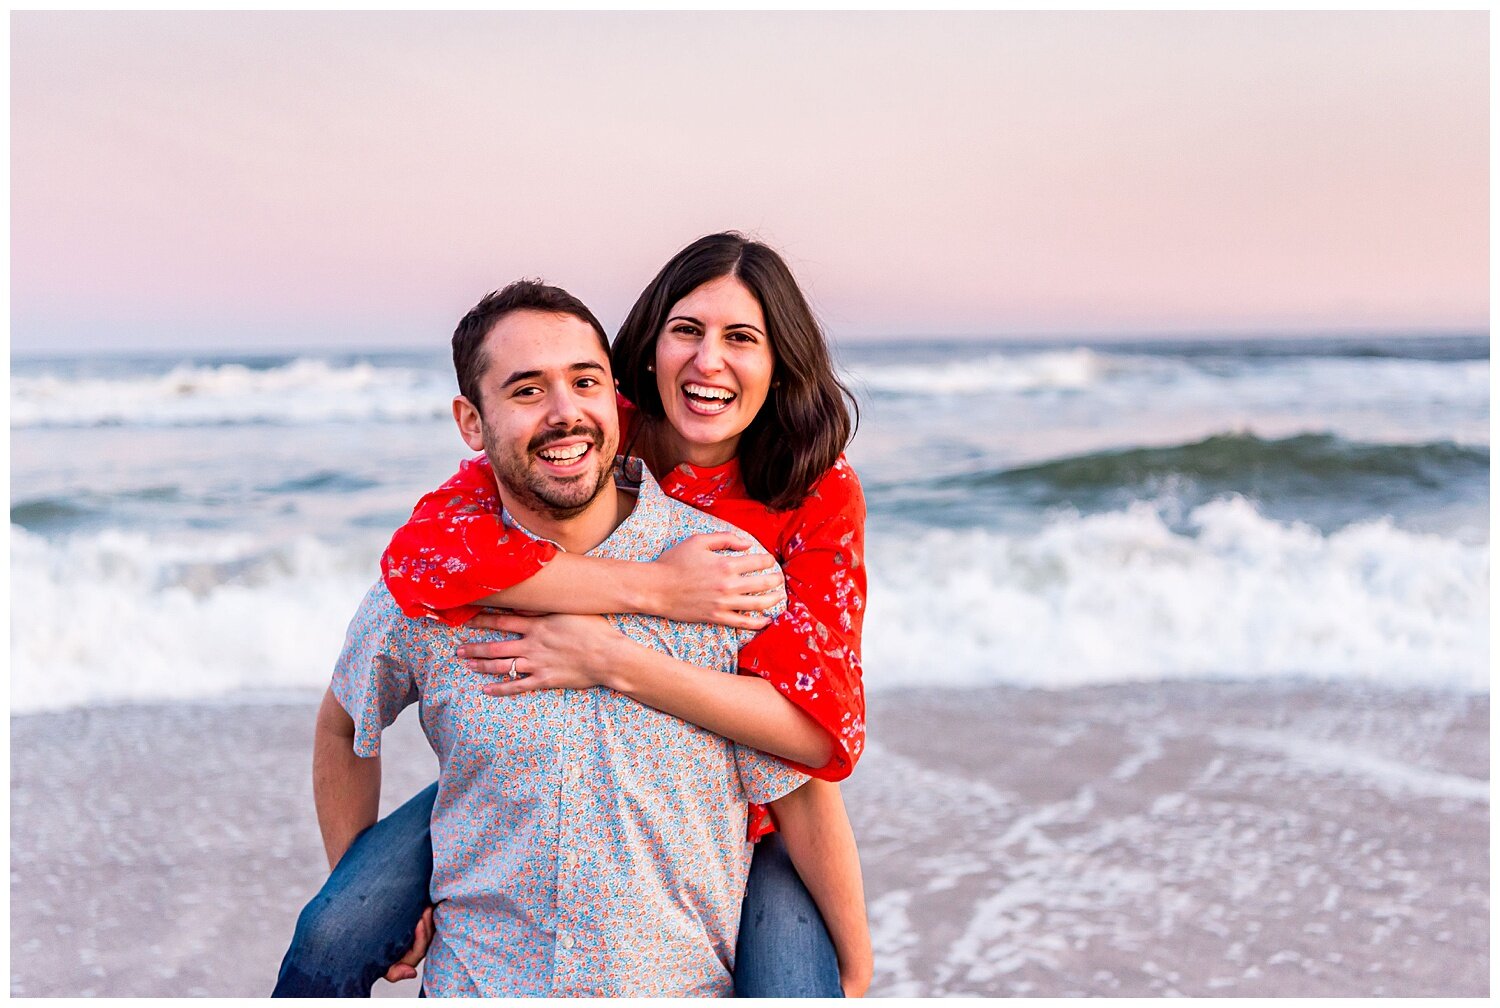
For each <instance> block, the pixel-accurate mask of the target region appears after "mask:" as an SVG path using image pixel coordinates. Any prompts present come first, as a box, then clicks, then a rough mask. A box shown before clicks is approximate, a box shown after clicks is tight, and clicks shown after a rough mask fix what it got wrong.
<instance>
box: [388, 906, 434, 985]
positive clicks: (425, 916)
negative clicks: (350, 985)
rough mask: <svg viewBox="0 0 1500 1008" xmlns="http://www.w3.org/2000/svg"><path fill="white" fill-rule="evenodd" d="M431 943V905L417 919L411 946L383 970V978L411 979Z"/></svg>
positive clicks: (395, 979) (393, 981) (391, 980)
mask: <svg viewBox="0 0 1500 1008" xmlns="http://www.w3.org/2000/svg"><path fill="white" fill-rule="evenodd" d="M431 944H432V907H428V908H427V909H426V910H423V911H422V919H421V920H419V921H417V929H416V930H415V931H413V932H412V935H411V948H410V949H408V950H407V952H406V955H404V956H402V957H401V958H400V959H397V960H396V961H395V962H393V963H391V968H390V969H388V970H386V971H385V978H386V979H387V980H389V981H390V982H391V983H395V982H396V981H398V980H412V979H415V978H416V975H417V963H419V962H421V961H422V959H423V958H424V957H425V956H426V955H427V946H429V945H431Z"/></svg>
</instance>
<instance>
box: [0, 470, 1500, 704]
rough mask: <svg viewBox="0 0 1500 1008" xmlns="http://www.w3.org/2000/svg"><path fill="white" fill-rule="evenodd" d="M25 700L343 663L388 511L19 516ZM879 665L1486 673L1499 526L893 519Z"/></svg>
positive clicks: (1065, 672) (1116, 671)
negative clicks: (1486, 529)
mask: <svg viewBox="0 0 1500 1008" xmlns="http://www.w3.org/2000/svg"><path fill="white" fill-rule="evenodd" d="M11 534H12V581H13V583H15V584H17V585H24V586H25V590H24V591H18V592H16V593H15V595H14V598H13V601H12V627H13V631H12V638H11V660H12V677H11V703H12V709H13V710H16V711H30V710H41V709H49V708H58V707H67V706H73V705H87V704H96V703H108V702H121V701H125V702H130V701H147V700H163V699H187V698H203V697H215V696H223V695H226V694H231V693H243V694H247V695H253V694H255V693H267V692H275V691H278V690H285V689H307V690H320V689H322V688H323V687H324V686H326V684H327V682H328V677H329V674H330V672H331V669H332V664H333V661H334V659H335V657H336V656H337V654H338V651H339V648H340V646H341V644H342V641H343V632H344V628H345V626H347V624H348V621H349V619H350V617H351V616H352V615H353V613H354V610H355V607H356V606H357V605H358V604H359V600H360V598H361V597H362V596H363V594H364V592H365V590H366V589H367V588H368V587H369V585H370V583H371V582H372V581H373V580H374V577H375V572H376V568H375V558H376V557H377V555H378V553H379V550H380V547H381V546H382V545H383V543H384V541H385V530H370V532H369V534H368V536H367V537H365V538H363V539H360V540H359V541H357V542H356V541H350V542H344V543H341V544H331V543H328V542H326V541H324V540H321V539H317V538H313V537H298V538H295V539H289V540H287V541H285V542H277V543H268V542H264V541H259V540H257V539H255V538H254V537H251V536H239V537H224V536H208V535H204V536H201V537H198V538H191V539H190V538H186V537H184V535H182V534H180V533H179V534H177V535H175V536H173V537H164V536H153V535H150V534H147V533H143V532H125V531H119V530H106V531H103V532H96V533H77V534H74V535H72V536H68V537H65V538H57V539H48V538H44V537H42V536H38V535H34V534H32V533H29V532H27V531H26V530H24V529H20V528H17V527H15V526H12V530H11ZM867 559H868V564H869V569H870V576H871V590H870V608H869V612H868V614H867V620H866V635H865V667H866V674H867V681H868V684H869V686H870V688H871V689H875V690H879V689H884V688H891V687H897V686H917V685H924V686H975V685H984V684H991V683H1009V684H1016V685H1023V686H1034V687H1045V688H1054V687H1065V686H1075V685H1084V684H1094V683H1109V682H1121V681H1152V680H1160V679H1169V678H1235V679H1258V678H1282V677H1315V678H1332V679H1362V680H1368V681H1372V682H1377V683H1382V684H1386V685H1395V686H1404V685H1423V686H1442V687H1450V688H1458V689H1464V690H1477V691H1482V690H1485V689H1486V688H1487V685H1488V646H1489V637H1488V633H1489V631H1488V579H1489V548H1488V545H1487V544H1471V543H1462V542H1459V541H1456V540H1454V539H1451V538H1446V537H1443V536H1438V535H1431V534H1421V533H1414V532H1410V531H1406V530H1403V529H1401V528H1398V527H1396V526H1395V525H1394V524H1393V523H1392V522H1390V521H1389V520H1386V519H1379V520H1372V521H1367V522H1361V523H1357V524H1353V525H1349V526H1347V527H1345V528H1342V529H1340V530H1339V531H1337V532H1334V533H1331V534H1324V533H1321V532H1319V531H1317V530H1316V529H1313V528H1311V527H1310V526H1307V525H1302V524H1296V523H1289V522H1279V521H1276V520H1273V519H1271V518H1268V517H1266V516H1265V515H1263V514H1262V513H1261V512H1259V511H1258V510H1257V509H1256V507H1255V506H1254V505H1253V504H1252V503H1250V502H1249V501H1246V500H1244V499H1240V498H1232V499H1225V500H1217V501H1213V502H1210V503H1208V504H1204V505H1202V506H1200V507H1198V508H1196V509H1194V510H1193V511H1192V512H1191V514H1190V515H1189V516H1188V521H1187V527H1186V528H1178V527H1173V526H1169V525H1168V524H1167V523H1166V522H1164V521H1163V519H1162V517H1161V515H1160V514H1159V513H1158V512H1157V511H1156V510H1155V509H1154V508H1151V507H1149V506H1146V505H1143V504H1139V505H1134V506H1131V507H1128V508H1124V509H1121V510H1118V511H1112V512H1108V513H1103V514H1097V515H1089V516H1079V515H1062V516H1057V517H1055V518H1054V519H1053V520H1051V521H1049V522H1048V523H1047V524H1046V525H1045V526H1043V527H1042V528H1041V529H1040V530H1039V531H1035V532H1031V533H1025V534H1020V533H1018V534H1013V535H1008V534H1004V533H1001V532H996V531H993V530H988V529H978V528H976V529H966V530H944V529H928V530H925V531H921V532H915V533H912V532H908V533H905V534H901V535H897V534H896V533H895V532H894V531H883V530H881V529H879V528H875V529H874V530H873V531H872V536H871V541H870V545H869V550H868V554H867Z"/></svg>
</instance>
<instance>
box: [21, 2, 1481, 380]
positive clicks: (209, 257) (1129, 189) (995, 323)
mask: <svg viewBox="0 0 1500 1008" xmlns="http://www.w3.org/2000/svg"><path fill="white" fill-rule="evenodd" d="M11 18H12V20H11V81H12V84H11V127H12V147H11V228H12V234H11V249H12V259H11V264H12V265H11V268H12V289H11V295H12V333H11V338H12V347H13V350H14V351H15V352H19V353H26V352H33V351H64V352H94V351H102V350H108V349H140V348H163V349H202V350H209V349H223V348H239V349H255V348H266V349H285V348H295V347H318V348H324V347H349V348H379V347H405V346H425V345H430V344H442V343H443V342H445V341H446V339H447V337H448V335H449V334H450V333H451V331H452V327H453V325H454V323H455V322H456V321H457V319H458V318H459V316H461V315H462V314H463V313H464V311H465V310H467V308H468V307H469V306H471V305H472V304H473V303H474V302H475V301H477V300H478V299H479V297H480V296H482V295H483V294H484V293H485V292H486V291H488V290H490V289H492V288H495V287H498V286H502V285H504V284H505V283H506V282H508V281H510V280H512V279H515V278H517V277H519V276H540V277H543V278H545V279H546V280H548V281H549V282H552V283H556V284H559V285H561V286H564V287H567V288H568V289H569V290H571V291H572V292H573V293H575V294H577V295H578V296H580V297H581V298H583V299H584V300H585V301H586V302H587V303H589V304H590V305H591V306H592V307H593V308H594V309H595V310H596V312H597V313H598V314H599V315H600V317H601V319H602V320H603V321H604V323H605V325H606V327H609V328H611V329H613V327H614V326H615V325H617V324H618V323H619V321H620V320H621V319H622V318H623V317H624V314H625V312H626V311H627V309H628V308H629V306H630V304H631V302H632V301H633V300H634V299H635V297H636V295H637V294H638V293H639V292H640V290H641V288H642V287H643V286H644V285H645V284H646V282H647V281H649V280H650V278H651V276H652V275H653V274H654V273H655V271H656V270H657V269H658V268H659V267H660V265H661V264H662V263H664V262H665V261H666V260H667V259H668V258H669V257H670V256H671V255H672V254H673V253H674V252H675V251H676V250H677V249H679V248H681V247H682V246H683V245H685V244H687V243H688V242H689V241H691V240H693V239H694V238H696V237H698V236H699V235H702V234H706V233H709V232H712V231H718V230H724V229H731V228H732V229H738V230H742V231H745V232H747V233H750V234H751V235H752V236H755V237H758V238H760V239H761V240H763V241H766V242H767V243H769V244H771V245H772V246H774V247H776V248H777V249H779V250H780V251H781V252H782V253H783V254H784V255H785V256H786V258H787V260H788V262H789V263H790V264H791V266H792V268H793V271H794V272H795V273H796V274H797V276H798V278H799V280H800V281H801V282H802V284H803V286H804V288H805V289H806V291H807V292H808V294H809V297H810V299H811V300H812V302H813V304H814V307H815V308H816V310H817V311H818V313H819V315H820V317H821V318H822V319H823V321H824V322H825V324H826V326H827V328H828V330H829V333H830V335H831V336H833V337H834V338H835V339H839V340H842V339H860V338H865V337H893V336H907V337H913V338H916V337H922V336H961V335H1007V336H1033V337H1035V336H1040V337H1045V336H1052V335H1079V334H1082V335H1093V336H1109V335H1133V336H1134V335H1147V334H1159V335H1173V334H1187V333H1191V334H1195V335H1201V334H1210V333H1217V332H1223V333H1239V334H1245V333H1258V332H1265V333H1282V332H1308V331H1328V330H1376V331H1401V330H1406V331H1410V330H1479V331H1483V330H1487V328H1488V315H1489V305H1488V282H1489V267H1488V222H1489V206H1488V180H1489V164H1488V153H1489V136H1488V121H1489V110H1488V56H1489V53H1488V37H1489V32H1488V20H1487V15H1486V14H1484V13H1447V14H1440V13H1415V14H1412V13H1406V14H1403V13H1351V12H1340V13H1324V14H1314V13H1301V14H1297V13H1265V12H1261V13H1239V14H1220V13H1191V12H1177V13H1158V14H1114V13H1058V14H1027V13H1016V12H999V13H988V14H985V13H963V14H868V13H865V14H861V13H839V14H792V13H758V14H748V13H742V14H728V13H724V14H701V13H700V14H684V13H656V14H628V13H612V14H610V13H570V14H563V13H552V14H542V13H519V12H517V13H491V14H441V15H439V14H357V13H324V14H295V13H197V14H193V13H155V14H146V13H122V12H105V13H40V12H32V13H24V12H23V13H14V14H12V15H11Z"/></svg>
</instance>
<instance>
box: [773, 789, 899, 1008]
mask: <svg viewBox="0 0 1500 1008" xmlns="http://www.w3.org/2000/svg"><path fill="white" fill-rule="evenodd" d="M771 810H772V811H773V812H774V813H775V815H776V824H777V826H778V827H779V828H780V830H781V838H782V840H783V841H784V842H785V843H786V851H787V855H788V856H789V857H790V858H791V859H792V865H793V867H795V868H796V869H797V874H798V876H800V877H801V879H802V884H803V885H805V886H807V891H808V893H809V894H810V895H811V896H812V898H813V902H814V903H816V904H817V905H818V912H819V913H821V914H822V915H823V923H824V924H825V925H827V927H828V936H829V937H830V938H832V939H833V948H834V951H835V952H836V953H837V954H838V959H839V981H840V982H841V983H842V984H843V987H844V996H845V997H863V996H864V994H865V991H867V990H868V989H869V987H870V976H871V973H872V972H873V969H874V953H873V951H872V950H871V948H870V922H869V919H868V917H867V915H866V913H865V888H864V878H863V876H862V874H861V872H860V867H859V850H858V849H857V848H856V847H855V844H854V830H853V828H852V827H851V826H850V825H849V814H848V812H846V811H845V809H844V798H843V795H842V794H840V792H839V786H838V785H837V784H834V783H832V782H831V781H823V780H817V779H813V780H810V781H808V782H807V783H806V784H804V785H802V786H801V787H800V788H798V789H797V790H795V791H793V792H792V793H791V794H788V795H786V796H785V797H783V798H779V799H777V800H776V801H774V802H772V803H771Z"/></svg>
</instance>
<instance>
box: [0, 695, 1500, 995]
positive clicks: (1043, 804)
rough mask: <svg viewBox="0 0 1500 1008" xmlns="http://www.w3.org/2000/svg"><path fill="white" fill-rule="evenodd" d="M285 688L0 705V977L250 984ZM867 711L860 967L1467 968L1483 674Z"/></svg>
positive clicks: (301, 880)
mask: <svg viewBox="0 0 1500 1008" xmlns="http://www.w3.org/2000/svg"><path fill="white" fill-rule="evenodd" d="M315 701H316V698H315V697H311V696H309V697H307V698H305V699H302V698H296V699H295V700H293V699H289V700H288V701H287V702H285V703H280V704H265V703H257V704H253V705H243V706H232V705H224V704H214V705H206V704H205V705H192V706H132V707H118V708H94V709H85V710H75V711H70V712H64V713H54V714H35V715H27V716H20V717H16V718H14V719H13V720H12V771H11V772H12V781H11V785H12V792H11V814H12V818H11V986H10V990H11V993H12V994H13V995H33V996H50V995H136V996H169V995H230V996H235V995H241V996H256V995H264V994H265V993H266V992H268V991H269V989H270V987H271V985H272V983H273V981H274V977H275V974H276V970H277V967H278V964H279V962H280V958H281V954H282V952H283V951H284V948H285V942H286V940H287V937H288V935H289V934H290V931H291V926H292V922H293V920H294V918H295V916H296V914H297V911H298V909H299V908H300V906H301V904H302V903H303V902H304V900H306V898H307V897H308V896H310V895H311V894H312V893H313V892H314V891H315V889H316V887H317V885H318V884H319V882H320V881H321V878H322V877H323V875H324V872H325V869H324V864H323V855H322V849H321V844H320V842H319V839H318V831H317V826H316V822H315V820H314V816H313V810H312V799H311V787H310V782H309V772H308V766H309V740H310V737H311V730H312V715H313V710H314V706H315ZM869 723H870V738H871V740H872V742H871V747H870V749H869V752H868V754H867V755H866V757H865V758H864V760H863V761H862V763H861V764H860V767H859V769H858V771H857V772H856V774H855V776H854V778H853V779H852V780H851V781H850V782H849V783H848V784H847V786H846V795H847V800H848V804H849V806H850V811H851V814H852V816H853V818H854V823H855V828H856V831H857V833H858V836H859V839H860V843H861V849H862V854H863V859H864V865H865V873H866V882H867V889H868V895H869V902H870V911H871V919H872V925H873V929H874V935H875V952H876V973H875V981H874V985H873V987H872V989H871V993H872V994H874V995H883V996H895V995H914V996H956V995H981V996H1003V995H1023V994H1024V995H1078V994H1092V995H1174V994H1184V995H1200V996H1201V995H1230V996H1246V995H1313V996H1316V995H1402V996H1422V995H1448V996H1483V995H1486V994H1487V993H1488V985H1489V937H1488V935H1489V895H1488V894H1489V867H1488V864H1489V850H1488V846H1489V783H1488V767H1489V748H1488V736H1489V702H1488V698H1487V697H1483V696H1474V695H1466V694H1457V693H1449V692H1415V691H1392V690H1386V689H1376V688H1367V687H1362V686H1350V685H1341V686H1326V685H1325V686H1310V685H1307V686H1297V685H1275V684H1267V683H1257V684H1253V685H1250V684H1244V685H1240V684H1227V685H1218V684H1202V683H1196V684H1195V683H1176V684H1160V683H1157V684H1151V685H1139V686H1135V685H1117V686H1110V687H1097V688H1087V689H1075V690H1066V691H1045V690H1035V689H1012V688H990V689H985V690H979V691H946V692H932V693H913V692H902V693H883V694H879V695H877V696H875V697H873V698H872V700H871V705H870V717H869ZM390 738H391V741H390V742H389V744H388V750H387V752H388V755H387V757H386V761H385V792H384V793H385V799H386V803H387V807H394V806H395V805H396V804H398V803H399V802H400V801H401V800H403V799H405V798H406V797H408V796H409V795H410V794H411V793H413V792H414V791H415V790H417V789H418V788H420V787H421V786H423V785H424V784H426V783H427V782H428V781H429V780H430V779H431V777H432V775H433V773H434V767H435V762H434V760H433V758H432V755H431V753H430V752H429V751H428V749H427V746H426V742H425V740H424V739H423V738H422V736H421V733H420V730H419V728H418V726H417V723H416V718H415V717H414V712H408V714H407V715H405V716H404V717H403V718H402V719H401V721H400V722H398V724H397V727H396V728H395V729H393V730H392V733H391V736H390ZM376 993H377V995H380V996H414V995H415V994H416V984H415V983H414V982H409V983H405V984H401V985H396V986H391V985H388V984H384V983H382V984H380V985H379V989H378V990H377V992H376Z"/></svg>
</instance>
